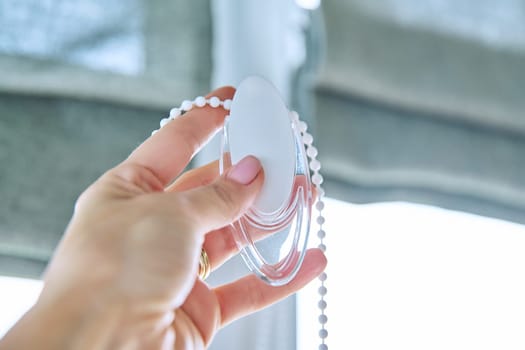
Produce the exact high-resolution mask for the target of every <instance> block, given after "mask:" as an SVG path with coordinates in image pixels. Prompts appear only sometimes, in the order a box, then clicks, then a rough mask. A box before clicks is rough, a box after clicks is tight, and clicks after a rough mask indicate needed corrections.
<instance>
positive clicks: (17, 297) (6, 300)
mask: <svg viewBox="0 0 525 350" xmlns="http://www.w3.org/2000/svg"><path fill="white" fill-rule="evenodd" d="M41 289H42V282H41V281H38V280H30V279H24V278H14V277H1V276H0V338H2V337H3V336H4V334H5V333H6V332H7V331H8V330H9V328H11V326H13V324H15V322H17V321H18V319H19V318H20V317H22V316H23V314H24V313H25V312H26V311H27V310H29V308H30V307H31V306H33V304H34V303H35V302H36V299H37V298H38V295H39V294H40V290H41Z"/></svg>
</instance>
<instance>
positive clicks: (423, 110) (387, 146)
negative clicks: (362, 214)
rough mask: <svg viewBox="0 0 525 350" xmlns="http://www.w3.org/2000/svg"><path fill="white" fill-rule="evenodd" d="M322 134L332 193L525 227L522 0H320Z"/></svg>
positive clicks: (319, 119)
mask: <svg viewBox="0 0 525 350" xmlns="http://www.w3.org/2000/svg"><path fill="white" fill-rule="evenodd" d="M323 13H324V18H325V28H326V39H327V42H326V55H325V61H324V64H323V68H322V71H321V73H320V76H319V78H318V80H317V84H316V90H315V98H316V99H315V101H316V106H317V109H316V111H317V124H316V128H317V129H316V133H317V136H318V143H319V149H320V152H321V153H320V159H321V162H322V164H323V166H324V174H325V177H326V180H327V181H326V187H327V193H328V195H331V196H334V197H336V198H339V199H343V200H347V201H351V202H356V203H368V202H375V201H390V200H404V201H413V202H420V203H426V204H432V205H438V206H442V207H446V208H451V209H457V210H463V211H467V212H472V213H477V214H482V215H487V216H492V217H497V218H503V219H507V220H511V221H516V222H521V223H524V222H525V215H523V214H524V210H525V116H524V114H523V111H524V109H525V95H524V91H525V25H524V23H525V7H524V5H523V2H520V1H511V0H506V1H498V2H494V1H467V0H461V1H448V0H432V1H430V0H429V1H416V0H389V1H384V2H375V1H366V0H348V1H325V2H323Z"/></svg>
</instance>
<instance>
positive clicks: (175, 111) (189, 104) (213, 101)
mask: <svg viewBox="0 0 525 350" xmlns="http://www.w3.org/2000/svg"><path fill="white" fill-rule="evenodd" d="M231 104H232V100H230V99H228V100H224V101H222V100H221V99H220V98H218V97H216V96H213V97H210V98H205V97H203V96H199V97H197V98H195V99H194V100H193V101H190V100H185V101H182V103H181V105H180V107H178V108H172V109H171V110H170V113H169V116H168V117H166V118H163V119H162V120H161V121H160V128H163V127H164V126H165V125H166V124H168V123H169V122H170V121H171V120H173V119H175V118H177V117H178V116H180V115H182V114H184V113H186V112H188V111H189V110H191V109H192V108H194V107H198V108H202V107H205V106H206V105H209V106H210V107H213V108H218V107H222V108H224V109H225V110H226V111H229V110H230V107H231ZM227 117H228V116H226V118H227ZM290 117H291V120H292V123H293V125H294V128H295V129H296V130H298V131H299V132H300V135H301V138H302V141H303V144H304V145H305V146H306V155H307V156H308V158H309V159H310V163H309V167H310V170H311V175H312V176H311V180H312V183H313V184H314V186H315V187H316V188H317V201H316V203H315V209H316V210H317V213H318V215H317V219H316V222H317V224H318V225H319V230H318V231H317V237H318V238H319V245H318V248H319V249H320V250H322V251H323V253H324V252H326V245H325V244H324V238H325V236H326V232H325V231H324V229H323V225H324V222H325V218H324V216H323V209H324V195H325V192H324V189H323V188H322V187H321V184H322V183H323V176H322V175H321V173H320V170H321V162H320V161H319V160H317V154H318V151H317V148H315V147H314V146H313V141H314V138H313V136H312V135H311V134H309V133H308V132H307V129H308V125H307V124H306V122H304V121H302V120H300V119H299V114H298V113H297V112H296V111H291V112H290ZM158 131H159V130H154V131H153V132H152V133H151V134H152V135H155V133H157V132H158ZM326 278H327V275H326V272H323V273H321V275H319V281H320V282H321V285H320V287H319V289H318V293H319V302H318V304H317V306H318V307H319V310H320V315H319V317H318V321H319V324H320V325H321V326H320V327H321V328H320V329H319V338H320V340H321V343H320V344H319V350H328V345H327V344H326V338H327V337H328V330H327V329H326V323H327V322H328V317H327V316H326V306H327V304H326V300H325V296H326V292H327V289H326V285H325V282H326Z"/></svg>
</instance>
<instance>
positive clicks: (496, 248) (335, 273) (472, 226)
mask: <svg viewBox="0 0 525 350" xmlns="http://www.w3.org/2000/svg"><path fill="white" fill-rule="evenodd" d="M326 208H327V209H326V215H325V216H326V220H327V221H326V224H325V225H326V232H327V238H326V244H327V256H328V267H327V274H328V280H327V288H328V294H327V303H328V308H327V310H326V312H327V316H328V323H327V329H328V334H329V337H328V339H327V343H328V346H329V348H333V349H355V350H361V349H403V350H410V349H418V350H420V349H426V350H428V349H447V350H454V349H506V350H511V349H523V348H525V337H524V336H523V334H524V333H523V330H524V329H525V298H524V297H523V296H524V295H525V226H521V225H516V224H512V223H509V222H505V221H499V220H494V219H489V218H485V217H480V216H475V215H469V214H465V213H460V212H454V211H447V210H443V209H439V208H435V207H428V206H422V205H416V204H407V203H381V204H373V205H351V204H347V203H343V202H339V201H335V200H328V201H327V205H326ZM316 241H317V239H316V237H315V236H312V237H311V238H310V243H311V244H312V245H316V244H317V242H316ZM318 286H319V282H318V281H315V282H313V283H312V284H311V285H309V286H308V287H307V288H306V289H305V290H304V291H302V292H300V293H299V295H298V303H299V305H298V342H299V343H298V349H301V350H309V349H312V350H313V349H317V344H318V338H317V331H318V329H319V326H318V324H317V316H318V310H317V300H318V296H317V288H318Z"/></svg>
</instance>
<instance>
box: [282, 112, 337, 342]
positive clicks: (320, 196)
mask: <svg viewBox="0 0 525 350" xmlns="http://www.w3.org/2000/svg"><path fill="white" fill-rule="evenodd" d="M291 118H292V122H293V123H294V125H295V127H296V129H297V130H298V131H299V132H300V133H301V137H302V141H303V143H304V145H305V146H306V155H307V156H308V158H310V170H311V171H312V183H313V184H314V186H315V187H316V188H317V203H316V204H315V209H317V213H318V215H317V219H316V221H317V224H318V225H319V230H318V231H317V237H318V238H319V245H318V248H319V249H320V250H321V251H323V253H324V252H326V245H325V244H324V238H325V236H326V232H325V231H324V230H323V225H324V222H325V219H324V216H323V209H324V201H323V200H324V195H325V192H324V189H323V188H322V187H321V184H322V183H323V176H322V175H321V174H320V170H321V162H320V161H319V160H317V154H318V151H317V148H315V147H314V146H313V142H314V137H313V136H312V135H311V134H309V133H308V132H307V129H308V125H307V124H306V122H304V121H302V120H300V119H299V114H298V113H297V112H295V111H292V112H291ZM326 278H327V275H326V272H322V273H321V274H320V275H319V281H320V282H321V285H320V286H319V289H318V293H319V302H318V304H317V306H318V308H319V310H320V314H319V318H318V321H319V324H320V325H321V328H320V329H319V338H320V339H321V344H319V350H328V345H327V344H326V338H327V337H328V330H327V329H326V323H327V322H328V317H327V316H326V300H325V296H326V292H327V289H326V285H325V282H326Z"/></svg>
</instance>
